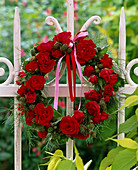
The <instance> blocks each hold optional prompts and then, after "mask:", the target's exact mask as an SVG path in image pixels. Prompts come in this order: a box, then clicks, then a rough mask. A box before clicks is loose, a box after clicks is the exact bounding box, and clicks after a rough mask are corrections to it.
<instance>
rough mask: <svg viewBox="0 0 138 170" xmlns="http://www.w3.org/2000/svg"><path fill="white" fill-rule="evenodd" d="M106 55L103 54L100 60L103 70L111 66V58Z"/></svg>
mask: <svg viewBox="0 0 138 170" xmlns="http://www.w3.org/2000/svg"><path fill="white" fill-rule="evenodd" d="M108 56H109V55H108V54H104V56H103V58H102V59H101V60H100V61H101V63H102V64H103V66H104V67H105V68H110V69H111V67H112V66H113V63H112V58H111V57H108Z"/></svg>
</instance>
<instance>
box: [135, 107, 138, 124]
mask: <svg viewBox="0 0 138 170" xmlns="http://www.w3.org/2000/svg"><path fill="white" fill-rule="evenodd" d="M135 113H136V117H137V121H138V108H137V109H136V111H135Z"/></svg>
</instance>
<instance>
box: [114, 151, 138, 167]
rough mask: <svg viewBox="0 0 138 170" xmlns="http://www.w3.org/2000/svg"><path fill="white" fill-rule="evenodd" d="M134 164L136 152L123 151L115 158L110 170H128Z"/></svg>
mask: <svg viewBox="0 0 138 170" xmlns="http://www.w3.org/2000/svg"><path fill="white" fill-rule="evenodd" d="M136 163H137V160H136V150H131V149H125V150H123V151H120V152H119V153H118V155H117V156H116V157H115V159H114V162H113V164H112V170H130V168H132V167H133V166H134V165H135V164H136Z"/></svg>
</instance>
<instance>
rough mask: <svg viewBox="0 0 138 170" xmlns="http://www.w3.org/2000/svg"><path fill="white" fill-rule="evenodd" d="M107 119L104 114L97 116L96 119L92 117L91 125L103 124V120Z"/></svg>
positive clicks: (106, 115)
mask: <svg viewBox="0 0 138 170" xmlns="http://www.w3.org/2000/svg"><path fill="white" fill-rule="evenodd" d="M108 117H109V115H108V114H107V113H105V112H102V113H101V114H99V116H98V117H93V118H92V120H93V124H94V125H95V124H98V123H101V122H104V120H107V119H108Z"/></svg>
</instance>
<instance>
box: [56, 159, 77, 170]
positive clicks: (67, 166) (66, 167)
mask: <svg viewBox="0 0 138 170" xmlns="http://www.w3.org/2000/svg"><path fill="white" fill-rule="evenodd" d="M56 170H76V168H75V163H73V162H72V160H63V161H61V162H60V163H59V164H58V166H57V168H56Z"/></svg>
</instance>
